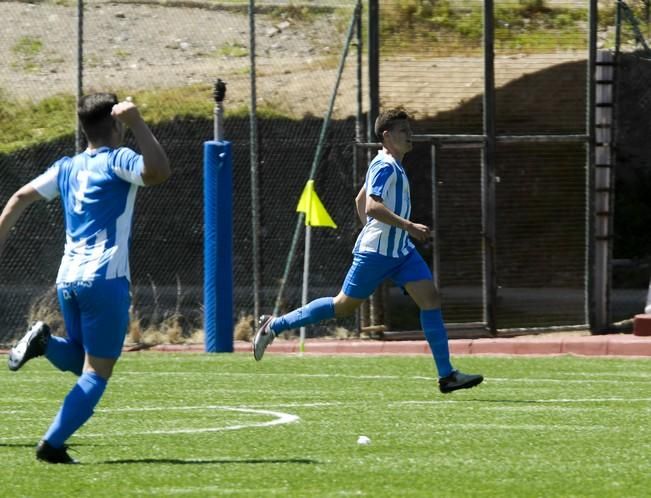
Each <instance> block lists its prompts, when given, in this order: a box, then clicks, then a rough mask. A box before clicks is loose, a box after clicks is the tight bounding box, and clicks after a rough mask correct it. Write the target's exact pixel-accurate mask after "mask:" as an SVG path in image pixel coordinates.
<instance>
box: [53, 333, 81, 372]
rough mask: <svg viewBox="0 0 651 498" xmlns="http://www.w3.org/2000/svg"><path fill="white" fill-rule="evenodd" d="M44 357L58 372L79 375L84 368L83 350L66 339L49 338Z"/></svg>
mask: <svg viewBox="0 0 651 498" xmlns="http://www.w3.org/2000/svg"><path fill="white" fill-rule="evenodd" d="M45 357H46V358H47V359H48V360H49V361H50V363H52V365H54V366H55V367H57V368H58V369H59V370H61V371H63V372H72V373H74V374H76V375H77V376H79V375H81V371H82V369H83V367H84V350H83V348H81V347H80V346H79V345H77V344H76V343H74V342H72V341H71V340H70V339H68V338H67V337H65V338H64V337H57V336H55V335H51V336H50V340H49V341H48V343H47V348H46V349H45Z"/></svg>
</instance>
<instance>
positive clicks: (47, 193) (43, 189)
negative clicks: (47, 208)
mask: <svg viewBox="0 0 651 498" xmlns="http://www.w3.org/2000/svg"><path fill="white" fill-rule="evenodd" d="M58 180H59V161H57V162H56V163H54V164H53V165H52V166H50V167H49V168H48V169H47V171H45V173H43V174H42V175H39V176H37V177H36V178H34V179H33V180H32V181H31V182H29V184H30V185H31V186H32V187H33V188H34V189H35V190H36V191H37V192H38V193H39V194H40V195H41V196H42V197H44V198H45V199H46V200H48V201H51V200H52V199H54V198H55V197H57V196H58V195H59V181H58Z"/></svg>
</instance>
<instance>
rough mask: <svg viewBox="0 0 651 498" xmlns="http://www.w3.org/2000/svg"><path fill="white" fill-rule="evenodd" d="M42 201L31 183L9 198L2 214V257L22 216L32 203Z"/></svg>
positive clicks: (0, 253)
mask: <svg viewBox="0 0 651 498" xmlns="http://www.w3.org/2000/svg"><path fill="white" fill-rule="evenodd" d="M41 199H43V197H42V196H41V194H39V193H38V191H37V190H36V189H35V188H34V187H33V186H32V185H31V184H29V183H28V184H27V185H25V186H23V187H21V188H20V189H19V190H17V191H16V192H15V193H14V194H13V195H12V196H11V197H10V198H9V201H8V202H7V204H6V205H5V207H4V209H3V210H2V213H0V255H2V250H3V248H4V245H5V242H6V240H7V237H8V235H9V231H10V230H11V229H12V228H13V226H14V225H15V224H16V222H17V221H18V219H19V218H20V215H22V214H23V212H24V211H25V209H27V208H28V207H29V206H30V205H31V204H32V203H34V202H36V201H38V200H41Z"/></svg>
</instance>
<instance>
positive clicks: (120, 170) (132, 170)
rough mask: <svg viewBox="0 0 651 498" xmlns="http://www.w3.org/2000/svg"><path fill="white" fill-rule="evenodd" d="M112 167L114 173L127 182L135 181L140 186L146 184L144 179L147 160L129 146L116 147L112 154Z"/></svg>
mask: <svg viewBox="0 0 651 498" xmlns="http://www.w3.org/2000/svg"><path fill="white" fill-rule="evenodd" d="M110 167H111V169H112V171H113V173H115V175H116V176H117V177H118V178H121V179H122V180H124V181H125V182H129V183H133V184H135V185H138V186H139V187H144V186H145V182H144V181H143V179H142V172H143V170H144V168H145V161H144V159H143V157H142V155H141V154H138V153H136V152H134V151H133V150H131V149H129V148H128V147H120V148H119V149H115V150H114V151H113V152H112V154H111V161H110Z"/></svg>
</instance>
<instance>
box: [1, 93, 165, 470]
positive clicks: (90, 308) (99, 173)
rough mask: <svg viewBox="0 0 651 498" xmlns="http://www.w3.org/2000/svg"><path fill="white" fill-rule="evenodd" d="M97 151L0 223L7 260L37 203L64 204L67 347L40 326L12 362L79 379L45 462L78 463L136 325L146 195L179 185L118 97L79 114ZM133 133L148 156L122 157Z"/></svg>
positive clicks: (60, 281)
mask: <svg viewBox="0 0 651 498" xmlns="http://www.w3.org/2000/svg"><path fill="white" fill-rule="evenodd" d="M77 113H78V115H79V120H80V122H81V125H82V128H83V130H84V134H85V135H86V138H87V141H88V148H87V149H86V150H85V151H84V152H82V153H80V154H77V155H76V156H74V157H63V158H61V159H59V160H58V161H56V162H55V163H54V164H53V165H52V166H51V167H50V168H49V169H48V170H47V171H45V173H43V174H42V175H40V176H38V177H36V178H35V179H34V180H32V181H31V182H30V183H28V184H26V185H25V186H23V187H22V188H20V189H19V190H18V191H17V192H16V193H14V194H13V195H12V197H11V198H10V199H9V201H8V202H7V204H6V206H5V207H4V210H3V211H2V214H0V254H1V253H2V249H3V246H4V245H5V242H6V240H7V236H8V234H9V231H10V229H11V228H12V227H13V226H14V225H15V223H16V222H17V221H18V219H19V217H20V215H21V214H22V213H23V211H25V209H26V208H27V207H28V206H29V205H30V204H32V203H33V202H36V201H39V200H43V199H44V200H47V201H49V200H52V199H54V198H55V197H57V196H60V197H61V204H62V206H63V211H64V217H65V230H66V244H65V249H64V254H63V258H62V260H61V265H60V267H59V272H58V275H57V279H56V286H57V294H58V298H59V304H60V306H61V311H62V314H63V318H64V322H65V327H66V332H67V337H57V336H53V335H51V334H50V329H49V327H48V326H47V325H46V324H45V323H43V322H36V324H34V325H33V327H32V328H31V329H30V330H28V332H27V333H26V334H25V336H24V337H23V338H22V339H21V340H20V341H19V342H18V343H17V344H16V345H15V346H14V347H13V348H12V349H11V350H10V352H9V369H10V370H13V371H15V370H18V369H19V368H21V367H22V366H23V365H24V364H25V363H26V362H27V361H29V360H30V359H32V358H35V357H37V356H41V355H45V357H46V358H47V359H48V360H49V361H50V362H51V363H52V364H53V365H54V366H55V367H56V368H58V369H59V370H62V371H70V372H73V373H74V374H75V375H77V376H78V379H77V383H76V384H75V386H74V387H73V388H72V390H71V391H70V392H69V393H68V395H67V396H66V397H65V399H64V400H63V404H62V405H61V408H60V410H59V412H58V413H57V415H56V417H55V418H54V421H53V422H52V425H50V427H49V429H48V430H47V432H46V433H45V435H44V436H43V439H42V440H41V441H40V442H39V443H38V445H37V447H36V458H37V459H38V460H42V461H45V462H49V463H76V461H75V460H74V459H72V458H71V457H70V456H69V454H68V452H67V446H66V445H65V442H66V440H67V439H68V438H69V437H70V436H71V435H72V434H73V433H74V432H75V431H76V430H77V429H79V428H80V427H81V426H82V425H83V424H84V423H85V422H86V421H87V420H88V419H89V418H90V417H91V415H92V414H93V411H94V408H95V406H96V405H97V403H98V402H99V400H100V398H101V397H102V395H103V393H104V390H105V388H106V385H107V382H108V380H109V378H110V377H111V373H112V372H113V367H114V365H115V363H116V361H117V359H118V358H119V356H120V353H121V352H122V346H123V343H124V338H125V335H126V332H127V327H128V323H129V305H130V300H131V298H130V294H129V279H130V275H129V244H130V238H131V222H132V217H133V208H134V203H135V199H136V192H137V190H138V187H141V186H148V185H156V184H159V183H162V182H164V181H165V180H166V179H167V178H168V177H169V176H170V166H169V160H168V158H167V155H166V154H165V151H164V150H163V148H162V147H161V145H160V144H159V143H158V141H157V140H156V137H154V135H153V134H152V132H151V130H150V129H149V127H148V126H147V125H146V124H145V122H144V120H143V119H142V117H141V115H140V113H139V111H138V109H137V107H136V106H135V104H133V103H132V102H129V101H125V102H118V99H117V97H116V96H115V95H113V94H110V93H97V94H92V95H87V96H85V97H83V98H82V99H81V100H80V102H79V107H78V109H77ZM125 126H127V127H129V128H130V129H131V131H132V133H133V135H134V137H135V139H136V142H137V144H138V147H139V148H140V150H141V152H142V154H137V153H136V152H134V151H133V150H131V149H129V148H127V147H120V144H121V143H122V141H123V139H124V133H125Z"/></svg>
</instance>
